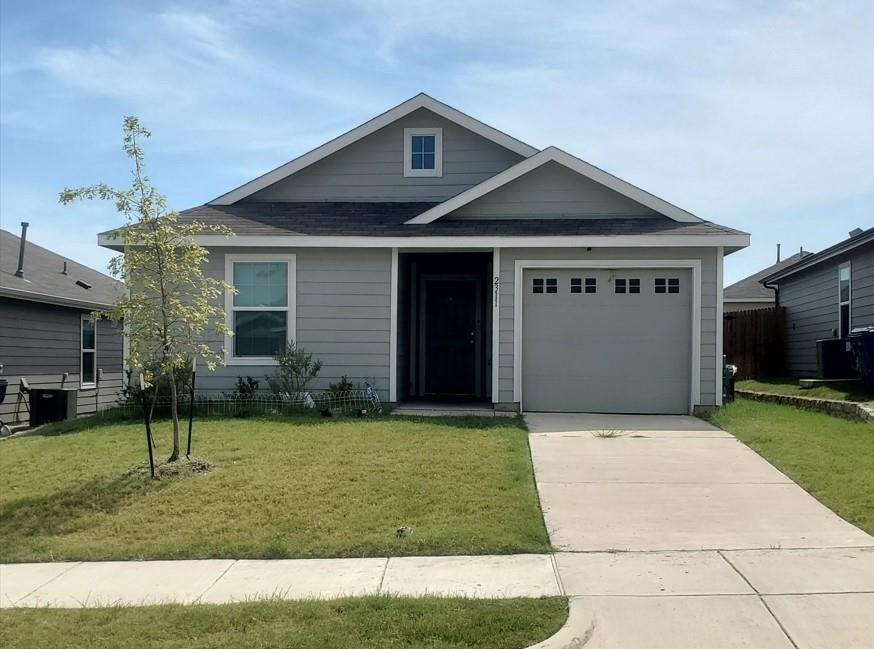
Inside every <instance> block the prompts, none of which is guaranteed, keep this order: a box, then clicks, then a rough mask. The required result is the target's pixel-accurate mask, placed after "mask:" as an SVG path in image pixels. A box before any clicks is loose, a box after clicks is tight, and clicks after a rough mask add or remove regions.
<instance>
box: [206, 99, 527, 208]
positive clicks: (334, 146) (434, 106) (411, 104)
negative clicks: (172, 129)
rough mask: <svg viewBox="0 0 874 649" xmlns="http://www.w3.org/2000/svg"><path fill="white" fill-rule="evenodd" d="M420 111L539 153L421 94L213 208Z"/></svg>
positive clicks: (508, 146) (504, 144)
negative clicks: (421, 109) (422, 110)
mask: <svg viewBox="0 0 874 649" xmlns="http://www.w3.org/2000/svg"><path fill="white" fill-rule="evenodd" d="M420 108H425V109H427V110H430V111H431V112H432V113H435V114H437V115H439V116H440V117H443V118H445V119H448V120H449V121H450V122H454V123H456V124H458V125H459V126H461V127H463V128H466V129H468V130H469V131H472V132H474V133H476V134H477V135H480V136H482V137H484V138H486V139H488V140H491V141H492V142H495V143H496V144H499V145H500V146H502V147H504V148H506V149H509V150H510V151H514V152H515V153H518V154H519V155H523V156H525V157H528V156H530V155H534V154H535V153H537V149H536V148H534V147H533V146H531V145H529V144H525V143H524V142H522V141H521V140H517V139H516V138H514V137H511V136H509V135H507V134H506V133H503V132H501V131H499V130H498V129H496V128H493V127H491V126H489V125H488V124H485V123H483V122H481V121H479V120H477V119H474V118H473V117H471V116H470V115H465V114H464V113H462V112H461V111H459V110H456V109H455V108H452V107H451V106H447V105H446V104H444V103H442V102H440V101H437V100H436V99H434V98H433V97H429V96H428V95H426V94H425V93H419V94H418V95H416V96H415V97H413V98H411V99H408V100H407V101H405V102H403V103H402V104H399V105H397V106H395V107H394V108H392V109H390V110H388V111H386V112H384V113H382V114H381V115H378V116H376V117H374V118H373V119H371V120H369V121H367V122H364V124H362V125H361V126H358V127H356V128H353V129H352V130H351V131H347V132H346V133H344V134H343V135H340V136H338V137H336V138H334V139H333V140H330V141H328V142H326V143H325V144H323V145H321V146H319V147H316V148H315V149H313V150H312V151H310V152H308V153H304V154H303V155H302V156H300V157H298V158H295V159H294V160H291V161H290V162H286V163H285V164H284V165H281V166H279V167H277V168H276V169H273V170H272V171H268V172H267V173H266V174H264V175H262V176H259V177H258V178H255V179H254V180H251V181H249V182H247V183H245V184H243V185H240V186H239V187H237V188H236V189H234V190H232V191H230V192H228V193H226V194H222V195H221V196H219V197H218V198H215V199H213V200H211V201H210V202H209V204H210V205H231V204H232V203H236V202H237V201H239V200H241V199H243V198H246V197H247V196H251V195H252V194H254V193H255V192H257V191H260V190H262V189H264V188H265V187H268V186H269V185H272V184H274V183H276V182H279V181H280V180H282V179H283V178H287V177H288V176H290V175H292V174H294V173H297V172H298V171H300V170H301V169H304V168H306V167H309V166H310V165H311V164H314V163H316V162H318V161H319V160H322V159H324V158H326V157H328V156H329V155H331V154H332V153H336V152H337V151H339V150H340V149H343V148H345V147H347V146H349V145H350V144H353V143H355V142H357V141H358V140H360V139H362V138H364V137H366V136H368V135H370V134H371V133H375V132H376V131H378V130H379V129H381V128H383V127H385V126H388V125H389V124H391V123H393V122H396V121H397V120H399V119H401V118H402V117H405V116H407V115H409V114H410V113H412V112H414V111H416V110H419V109H420Z"/></svg>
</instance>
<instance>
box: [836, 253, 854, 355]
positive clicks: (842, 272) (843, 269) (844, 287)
mask: <svg viewBox="0 0 874 649" xmlns="http://www.w3.org/2000/svg"><path fill="white" fill-rule="evenodd" d="M852 281H853V280H852V272H851V270H850V262H847V263H845V264H841V265H840V266H839V267H838V332H839V333H840V335H841V338H846V337H847V336H849V335H850V318H851V317H852V315H851V314H852V309H851V308H850V300H851V299H852V295H853V287H852Z"/></svg>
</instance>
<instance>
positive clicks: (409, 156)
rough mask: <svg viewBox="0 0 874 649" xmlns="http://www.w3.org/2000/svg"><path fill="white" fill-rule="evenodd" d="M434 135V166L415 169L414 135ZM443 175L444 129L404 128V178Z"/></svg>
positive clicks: (438, 176)
mask: <svg viewBox="0 0 874 649" xmlns="http://www.w3.org/2000/svg"><path fill="white" fill-rule="evenodd" d="M414 135H433V136H434V168H433V169H413V167H412V162H413V136H414ZM442 176H443V129H442V128H405V129H404V178H440V177H442Z"/></svg>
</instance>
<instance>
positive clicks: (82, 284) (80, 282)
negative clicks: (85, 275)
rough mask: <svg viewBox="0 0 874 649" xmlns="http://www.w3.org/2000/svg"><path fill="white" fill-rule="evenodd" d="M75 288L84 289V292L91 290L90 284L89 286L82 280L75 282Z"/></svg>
mask: <svg viewBox="0 0 874 649" xmlns="http://www.w3.org/2000/svg"><path fill="white" fill-rule="evenodd" d="M76 286H81V287H82V288H84V289H85V290H86V291H87V290H88V289H89V288H91V284H89V283H88V282H86V281H85V280H82V279H77V280H76Z"/></svg>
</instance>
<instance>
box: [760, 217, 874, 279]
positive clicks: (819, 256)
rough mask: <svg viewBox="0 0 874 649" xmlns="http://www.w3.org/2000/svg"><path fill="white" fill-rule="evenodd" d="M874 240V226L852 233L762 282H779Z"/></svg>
mask: <svg viewBox="0 0 874 649" xmlns="http://www.w3.org/2000/svg"><path fill="white" fill-rule="evenodd" d="M872 241H874V228H869V229H867V230H863V231H862V232H859V233H857V234H856V235H850V238H848V239H844V240H843V241H841V242H839V243H836V244H835V245H833V246H830V247H828V248H826V249H825V250H820V251H819V252H817V253H815V254H812V255H807V256H806V257H804V259H801V260H799V261H797V262H795V263H794V264H792V265H791V266H788V267H786V268H783V269H780V270H778V271H777V272H775V273H771V274H770V275H768V276H766V277H763V278H762V280H761V281H762V283H763V284H764V283H765V282H778V283H779V280H781V279H783V278H785V277H789V276H790V275H794V274H795V273H797V272H799V271H802V270H805V269H807V268H810V267H811V266H816V265H817V264H820V263H822V262H824V261H827V260H828V259H831V258H832V257H835V256H836V255H840V254H843V253H845V252H850V251H851V250H854V249H856V248H858V247H859V246H862V245H864V244H866V243H870V242H872Z"/></svg>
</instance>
